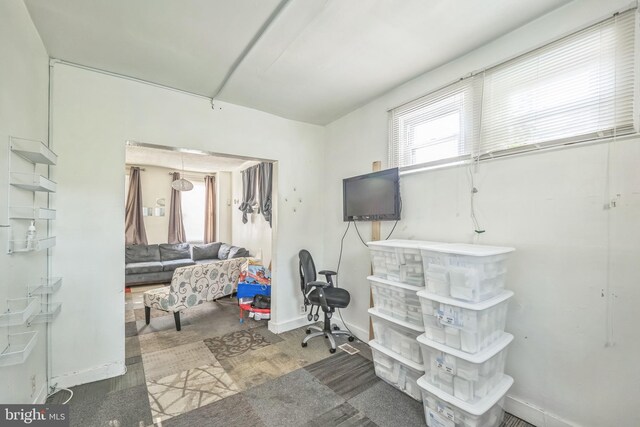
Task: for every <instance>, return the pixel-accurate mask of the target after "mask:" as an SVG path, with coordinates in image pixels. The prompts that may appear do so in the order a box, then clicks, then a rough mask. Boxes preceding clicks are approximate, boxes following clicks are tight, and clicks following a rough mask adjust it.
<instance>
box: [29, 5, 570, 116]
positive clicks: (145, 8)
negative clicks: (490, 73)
mask: <svg viewBox="0 0 640 427" xmlns="http://www.w3.org/2000/svg"><path fill="white" fill-rule="evenodd" d="M24 1H25V3H26V5H27V7H28V9H29V13H30V14H31V17H32V19H33V21H34V23H35V26H36V28H37V29H38V31H39V33H40V36H41V37H42V40H43V42H44V44H45V46H46V48H47V50H48V52H49V55H50V56H51V57H53V58H57V59H62V60H65V61H69V62H73V63H78V64H82V65H85V66H89V67H94V68H99V69H102V70H106V71H110V72H113V73H118V74H123V75H126V76H131V77H135V78H138V79H142V80H146V81H150V82H154V83H157V84H161V85H165V86H169V87H173V88H177V89H181V90H184V91H188V92H192V93H196V94H200V95H204V96H207V97H213V96H214V95H215V94H216V93H218V91H219V90H220V88H221V86H222V85H223V82H224V80H225V76H227V74H228V73H229V72H230V70H231V69H232V67H233V65H234V63H235V62H236V61H237V60H238V59H239V58H240V57H241V54H242V52H243V51H244V50H245V49H246V48H247V46H248V45H249V44H250V42H251V41H252V39H253V38H254V37H255V36H256V35H257V34H258V33H259V31H260V29H261V27H262V26H263V25H264V24H265V22H267V21H269V20H270V16H271V15H272V13H273V12H274V10H276V9H277V8H278V7H279V5H281V0H233V1H230V0H135V1H132V0H108V1H105V0H24ZM568 2H569V1H568V0H536V1H530V0H483V1H478V0H358V1H348V0H290V1H289V2H287V1H286V0H285V1H284V3H286V5H285V6H284V7H283V8H282V9H281V11H280V13H279V14H278V15H277V16H276V17H275V18H274V19H273V22H271V25H270V26H268V28H267V30H266V31H265V32H264V34H263V36H262V37H261V38H260V39H259V40H258V42H257V43H256V44H255V46H254V47H253V48H252V49H251V50H250V51H249V53H248V55H247V56H246V58H244V60H243V61H242V62H240V64H239V66H238V68H237V69H236V70H235V72H234V73H233V74H232V75H231V77H230V79H229V80H228V82H227V84H226V85H224V88H223V90H222V91H221V92H220V93H219V95H218V96H217V99H220V100H223V101H226V102H230V103H234V104H238V105H244V106H247V107H251V108H255V109H259V110H262V111H266V112H270V113H273V114H276V115H279V116H282V117H286V118H290V119H294V120H300V121H304V122H309V123H316V124H321V125H322V124H327V123H330V122H331V121H333V120H335V119H337V118H339V117H341V116H342V115H344V114H346V113H348V112H350V111H352V110H354V109H356V108H358V107H359V106H361V105H363V104H365V103H366V102H368V101H369V100H371V99H373V98H375V97H377V96H379V95H380V94H382V93H384V92H386V91H388V90H390V89H392V88H393V87H396V86H398V85H400V84H402V83H404V82H406V81H408V80H410V79H412V78H414V77H416V76H418V75H420V74H422V73H424V72H426V71H428V70H430V69H433V68H435V67H437V66H439V65H442V64H444V63H446V62H448V61H450V60H452V59H454V58H456V57H459V56H461V55H463V54H465V53H467V52H469V51H471V50H473V49H475V48H477V47H479V46H481V45H483V44H485V43H487V42H489V41H491V40H493V39H495V38H496V37H499V36H501V35H503V34H505V33H507V32H509V31H511V30H513V29H515V28H517V27H519V26H521V25H523V24H525V23H527V22H529V21H531V20H533V19H535V18H536V17H538V16H540V15H543V14H545V13H547V12H549V11H550V10H552V9H555V8H557V7H559V6H561V5H563V4H565V3H568ZM470 71H471V70H470Z"/></svg>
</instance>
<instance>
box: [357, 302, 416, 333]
mask: <svg viewBox="0 0 640 427" xmlns="http://www.w3.org/2000/svg"><path fill="white" fill-rule="evenodd" d="M368 313H369V315H370V316H373V317H377V318H378V319H382V320H386V321H387V322H389V323H394V324H396V325H399V326H402V327H404V328H407V329H411V330H412V331H414V332H424V326H420V325H416V324H415V323H409V322H405V321H404V320H400V319H396V318H395V317H391V316H388V315H386V314H383V313H380V312H379V311H378V309H377V308H375V307H374V308H370V309H369V310H368Z"/></svg>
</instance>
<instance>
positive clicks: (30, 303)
mask: <svg viewBox="0 0 640 427" xmlns="http://www.w3.org/2000/svg"><path fill="white" fill-rule="evenodd" d="M39 303H40V298H15V299H8V300H7V309H6V310H5V311H4V313H1V314H0V326H18V325H23V324H24V323H25V322H26V321H27V320H28V319H29V317H31V316H32V315H33V314H34V313H37V312H38V305H39Z"/></svg>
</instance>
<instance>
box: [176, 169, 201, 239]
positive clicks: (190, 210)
mask: <svg viewBox="0 0 640 427" xmlns="http://www.w3.org/2000/svg"><path fill="white" fill-rule="evenodd" d="M189 181H191V182H192V183H193V190H191V191H182V192H181V193H180V194H181V197H182V220H183V224H184V231H185V234H186V236H187V242H203V240H204V204H205V191H204V190H205V187H204V181H196V180H193V179H189Z"/></svg>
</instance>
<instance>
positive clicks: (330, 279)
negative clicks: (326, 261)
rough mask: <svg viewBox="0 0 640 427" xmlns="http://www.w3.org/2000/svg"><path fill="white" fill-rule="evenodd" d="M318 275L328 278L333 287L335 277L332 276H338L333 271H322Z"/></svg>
mask: <svg viewBox="0 0 640 427" xmlns="http://www.w3.org/2000/svg"><path fill="white" fill-rule="evenodd" d="M318 274H322V275H323V276H324V277H326V278H327V282H329V283H330V284H331V286H333V277H332V276H336V275H337V274H338V273H336V272H335V271H331V270H321V271H319V272H318Z"/></svg>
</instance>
